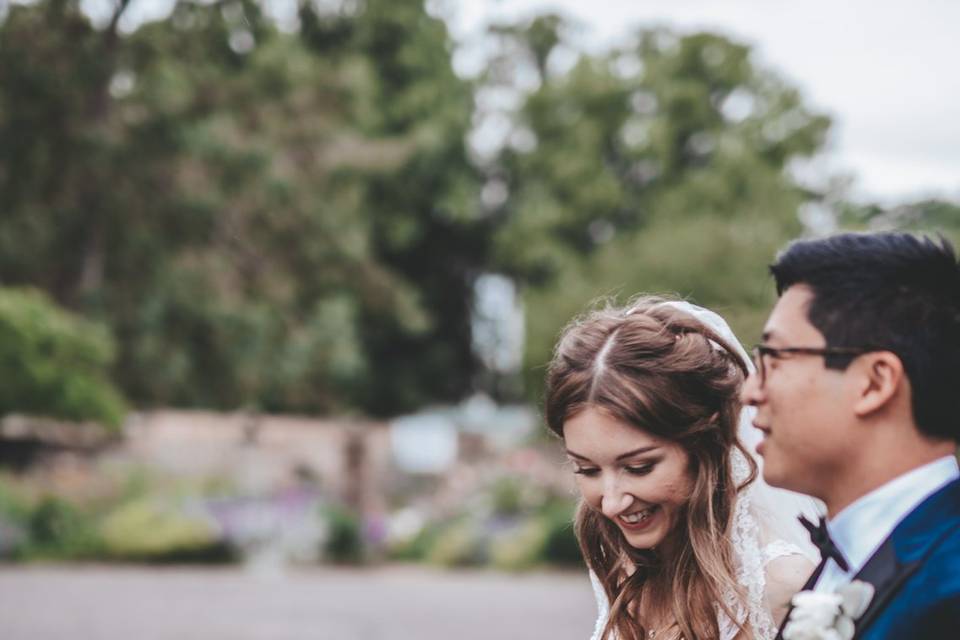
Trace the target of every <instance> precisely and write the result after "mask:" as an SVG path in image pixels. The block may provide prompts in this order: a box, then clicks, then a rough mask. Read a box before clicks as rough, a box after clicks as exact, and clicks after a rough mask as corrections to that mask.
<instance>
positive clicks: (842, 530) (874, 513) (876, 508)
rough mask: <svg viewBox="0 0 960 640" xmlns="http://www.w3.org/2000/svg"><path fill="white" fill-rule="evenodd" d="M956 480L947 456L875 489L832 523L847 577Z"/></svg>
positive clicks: (958, 472) (958, 470) (956, 472)
mask: <svg viewBox="0 0 960 640" xmlns="http://www.w3.org/2000/svg"><path fill="white" fill-rule="evenodd" d="M957 477H960V466H958V464H957V459H956V458H955V457H954V456H944V457H942V458H939V459H937V460H934V461H933V462H930V463H927V464H925V465H923V466H922V467H917V468H916V469H913V470H911V471H908V472H907V473H905V474H903V475H901V476H898V477H896V478H894V479H893V480H891V481H890V482H888V483H886V484H884V485H882V486H880V487H878V488H876V489H874V490H873V491H871V492H870V493H868V494H866V495H865V496H862V497H860V498H859V499H857V500H856V501H855V502H853V503H852V504H850V505H849V506H848V507H847V508H846V509H844V510H843V511H841V512H840V513H838V514H837V515H836V517H834V518H833V519H831V520H829V521H828V522H827V530H828V531H829V532H830V537H831V538H832V539H833V543H834V544H835V545H836V546H837V548H838V549H840V552H841V553H842V554H843V557H844V558H846V559H847V561H848V562H849V564H850V570H849V571H848V573H850V574H855V573H857V572H858V571H859V570H860V569H861V568H862V567H863V565H864V564H866V562H867V560H868V559H869V558H870V556H871V555H873V552H874V551H876V550H877V547H879V546H880V544H881V543H882V542H883V541H884V540H886V539H887V537H888V536H889V535H890V534H891V533H892V532H893V530H894V529H895V528H896V526H897V524H899V522H900V521H901V520H902V519H903V518H904V516H906V515H907V514H908V513H910V512H911V511H913V509H914V507H916V506H917V505H918V504H920V503H921V502H923V501H924V499H926V498H927V497H928V496H930V495H931V494H933V493H934V492H936V491H937V490H938V489H940V488H941V487H943V486H944V485H946V484H947V483H949V482H950V481H951V480H954V479H956V478H957Z"/></svg>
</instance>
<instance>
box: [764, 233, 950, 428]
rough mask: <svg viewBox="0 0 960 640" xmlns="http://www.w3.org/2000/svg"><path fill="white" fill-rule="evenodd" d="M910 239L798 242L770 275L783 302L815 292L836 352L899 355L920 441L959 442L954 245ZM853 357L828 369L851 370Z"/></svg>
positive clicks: (875, 236) (819, 323)
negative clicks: (795, 291)
mask: <svg viewBox="0 0 960 640" xmlns="http://www.w3.org/2000/svg"><path fill="white" fill-rule="evenodd" d="M938 239H939V241H935V240H933V239H931V238H929V237H923V236H914V235H910V234H907V233H843V234H839V235H834V236H830V237H827V238H823V239H818V240H800V241H796V242H793V243H791V244H790V245H789V246H788V247H787V248H786V249H785V250H784V251H782V252H781V253H780V255H778V256H777V259H776V262H775V263H774V264H773V265H771V266H770V271H771V272H772V273H773V277H774V279H775V280H776V284H777V293H778V294H783V292H784V291H786V290H787V289H788V288H790V287H791V286H793V285H795V284H804V285H807V286H809V287H810V289H811V290H812V292H813V298H812V300H811V302H810V306H809V309H808V310H807V318H808V320H809V321H810V324H812V325H813V326H814V327H816V328H817V329H818V330H819V331H820V333H822V334H823V336H824V337H825V338H826V340H827V345H829V346H831V347H867V348H870V349H877V350H884V351H891V352H893V353H895V354H896V355H897V356H898V357H899V358H900V360H901V362H902V363H903V368H904V371H905V372H906V375H907V378H908V379H909V380H910V386H911V389H912V409H913V417H914V421H915V422H916V425H917V428H918V429H919V430H920V432H921V433H924V434H926V435H929V436H933V437H938V438H948V439H951V440H960V390H958V388H957V383H958V380H960V266H958V264H957V254H956V251H955V250H954V248H953V246H952V245H951V244H950V242H948V241H947V240H946V239H945V238H944V237H942V236H938ZM851 360H852V358H851V357H850V356H830V357H827V358H826V366H827V367H829V368H834V369H845V368H846V367H847V366H848V365H849V364H850V362H851Z"/></svg>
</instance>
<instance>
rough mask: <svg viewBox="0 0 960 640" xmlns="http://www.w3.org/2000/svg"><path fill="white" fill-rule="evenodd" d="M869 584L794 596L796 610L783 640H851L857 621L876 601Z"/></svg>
mask: <svg viewBox="0 0 960 640" xmlns="http://www.w3.org/2000/svg"><path fill="white" fill-rule="evenodd" d="M873 595H874V588H873V585H872V584H870V583H869V582H862V581H860V580H854V581H853V582H851V583H850V584H847V585H844V586H843V587H840V588H839V589H837V590H836V591H835V592H833V593H816V592H814V591H801V592H800V593H798V594H797V595H795V596H793V600H791V604H793V611H791V612H790V619H789V620H788V621H787V626H786V627H784V629H783V640H850V639H851V638H853V633H854V624H853V623H854V621H856V620H858V619H859V618H860V616H862V615H863V612H864V611H866V610H867V607H868V606H869V605H870V601H871V600H873Z"/></svg>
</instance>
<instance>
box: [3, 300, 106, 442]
mask: <svg viewBox="0 0 960 640" xmlns="http://www.w3.org/2000/svg"><path fill="white" fill-rule="evenodd" d="M113 357H114V343H113V340H112V339H111V337H110V334H109V332H108V331H107V329H106V328H105V327H104V326H102V325H99V324H96V323H93V322H90V321H86V320H83V319H81V318H79V317H76V316H74V315H73V314H70V313H67V312H65V311H63V310H62V309H59V308H57V306H56V305H54V304H53V303H52V302H51V301H50V300H49V299H47V297H46V296H45V295H44V294H42V293H40V292H38V291H33V290H17V289H0V378H2V379H3V381H4V382H3V385H0V415H3V414H7V413H13V412H19V413H29V414H35V415H45V416H49V417H54V418H63V419H67V420H95V421H100V422H102V423H104V424H106V425H109V426H113V427H117V426H119V424H120V422H121V420H122V419H123V415H124V412H125V407H124V401H123V399H122V398H121V396H120V394H119V393H118V392H117V390H116V389H115V388H114V387H113V385H112V384H111V383H110V382H109V381H108V379H107V375H106V374H107V370H108V368H109V365H110V364H111V362H112V360H113Z"/></svg>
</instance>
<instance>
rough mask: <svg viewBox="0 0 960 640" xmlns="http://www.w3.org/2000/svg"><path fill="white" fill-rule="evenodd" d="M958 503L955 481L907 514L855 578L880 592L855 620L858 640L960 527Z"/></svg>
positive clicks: (959, 485)
mask: <svg viewBox="0 0 960 640" xmlns="http://www.w3.org/2000/svg"><path fill="white" fill-rule="evenodd" d="M958 504H960V480H954V481H953V482H950V483H948V484H947V485H946V486H944V487H943V488H941V489H940V490H938V491H936V492H935V493H934V494H933V495H931V496H929V497H928V498H927V499H926V500H924V501H923V502H922V503H920V505H918V506H917V507H916V508H915V509H914V510H913V511H912V512H910V513H909V514H907V516H906V517H904V519H903V520H901V521H900V523H899V524H898V525H897V526H896V528H894V530H893V533H891V534H890V536H889V537H888V538H887V539H886V540H884V541H883V543H882V544H881V545H880V547H879V548H878V549H877V550H876V552H875V553H874V554H873V555H872V556H871V557H870V559H869V560H867V563H866V564H865V565H863V568H862V569H861V570H860V571H859V572H858V573H857V575H856V576H854V580H861V581H863V582H869V583H870V584H872V585H873V586H874V589H876V592H875V593H874V596H873V600H871V601H870V605H869V606H868V607H867V610H866V611H864V612H863V615H862V616H860V619H859V620H857V621H855V625H856V634H855V635H854V638H858V637H860V634H862V633H863V632H864V630H865V629H866V628H867V627H868V626H869V625H870V624H871V623H872V622H873V621H874V619H875V618H876V617H877V616H878V615H879V614H880V612H881V611H883V609H884V608H885V607H886V606H887V604H888V603H889V602H890V600H891V599H892V598H893V597H894V596H895V595H896V594H897V592H898V591H899V590H900V587H902V586H903V583H904V582H906V580H907V579H908V578H909V577H910V576H911V575H913V573H914V572H915V571H916V570H917V569H918V568H919V567H920V566H921V565H922V564H923V562H924V560H925V559H926V557H927V555H928V554H929V553H930V550H931V549H932V548H933V547H934V546H935V543H936V542H937V540H939V539H940V538H941V537H943V536H944V535H948V534H949V532H950V530H951V529H952V528H954V527H956V519H957V516H958V513H960V512H958V508H957V507H958Z"/></svg>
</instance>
